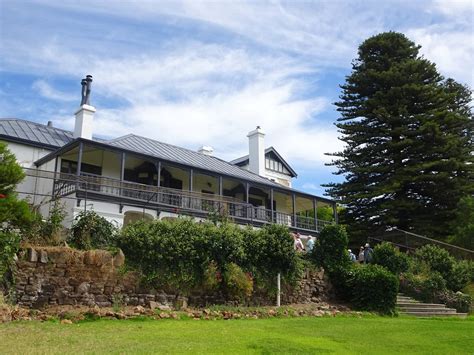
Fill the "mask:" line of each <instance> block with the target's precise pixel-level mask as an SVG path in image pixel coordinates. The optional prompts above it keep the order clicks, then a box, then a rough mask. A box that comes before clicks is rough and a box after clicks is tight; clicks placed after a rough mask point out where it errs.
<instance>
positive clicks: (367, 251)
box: [364, 243, 374, 264]
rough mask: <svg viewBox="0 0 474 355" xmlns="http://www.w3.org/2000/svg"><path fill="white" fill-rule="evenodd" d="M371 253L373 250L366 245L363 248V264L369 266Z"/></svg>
mask: <svg viewBox="0 0 474 355" xmlns="http://www.w3.org/2000/svg"><path fill="white" fill-rule="evenodd" d="M373 253H374V250H373V249H372V248H371V247H370V244H369V243H366V244H365V247H364V263H366V264H370V263H371V262H372V254H373Z"/></svg>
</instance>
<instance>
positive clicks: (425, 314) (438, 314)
mask: <svg viewBox="0 0 474 355" xmlns="http://www.w3.org/2000/svg"><path fill="white" fill-rule="evenodd" d="M400 314H405V315H409V316H414V317H459V318H466V317H467V313H443V312H400Z"/></svg>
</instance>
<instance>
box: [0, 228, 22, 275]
mask: <svg viewBox="0 0 474 355" xmlns="http://www.w3.org/2000/svg"><path fill="white" fill-rule="evenodd" d="M19 248H20V236H19V235H18V234H17V233H14V232H11V231H0V284H1V283H2V281H6V279H5V277H6V274H7V272H8V271H9V270H10V267H11V264H12V262H13V258H14V256H15V254H16V253H17V251H18V249H19Z"/></svg>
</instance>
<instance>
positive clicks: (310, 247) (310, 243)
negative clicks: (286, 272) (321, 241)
mask: <svg viewBox="0 0 474 355" xmlns="http://www.w3.org/2000/svg"><path fill="white" fill-rule="evenodd" d="M313 248H314V239H313V237H312V236H309V237H308V241H307V242H306V252H308V253H311V252H312V251H313Z"/></svg>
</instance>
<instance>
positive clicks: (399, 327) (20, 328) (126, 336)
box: [0, 316, 474, 354]
mask: <svg viewBox="0 0 474 355" xmlns="http://www.w3.org/2000/svg"><path fill="white" fill-rule="evenodd" d="M77 352H79V353H105V352H112V353H201V354H203V353H232V354H234V353H264V354H270V353H313V354H314V353H318V352H332V353H363V354H387V353H398V354H403V353H429V354H434V353H439V354H469V353H470V354H472V353H473V352H474V318H473V317H469V318H468V319H465V320H461V319H443V320H442V319H415V318H403V317H401V318H384V317H376V316H364V317H362V318H356V317H349V316H347V317H344V316H341V317H334V318H332V317H323V318H309V317H308V318H270V319H252V320H249V319H245V320H227V321H226V320H214V321H212V320H211V321H204V320H197V321H196V320H150V319H145V320H143V319H141V320H140V319H134V320H96V321H83V322H79V323H75V324H69V325H68V324H59V323H57V322H44V323H40V322H38V321H32V322H12V323H6V324H0V353H2V354H3V353H6V354H8V353H22V354H32V353H43V354H44V353H77Z"/></svg>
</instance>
